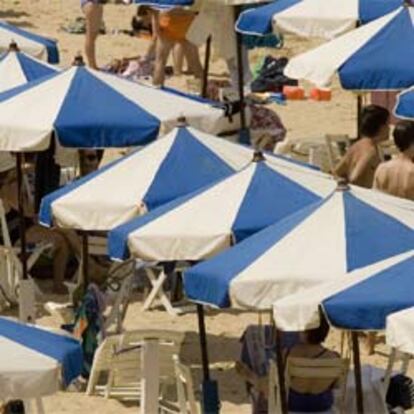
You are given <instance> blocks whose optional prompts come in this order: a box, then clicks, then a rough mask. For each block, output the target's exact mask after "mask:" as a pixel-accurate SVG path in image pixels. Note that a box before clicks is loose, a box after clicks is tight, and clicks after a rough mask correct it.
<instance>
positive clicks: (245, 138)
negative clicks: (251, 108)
mask: <svg viewBox="0 0 414 414" xmlns="http://www.w3.org/2000/svg"><path fill="white" fill-rule="evenodd" d="M239 14H240V6H234V22H235V23H236V21H237V18H238V17H239ZM236 51H237V75H238V89H239V99H240V130H241V131H240V139H239V141H240V142H241V143H243V144H250V137H249V131H248V130H247V129H246V108H245V99H244V67H243V46H242V35H241V33H239V32H236Z"/></svg>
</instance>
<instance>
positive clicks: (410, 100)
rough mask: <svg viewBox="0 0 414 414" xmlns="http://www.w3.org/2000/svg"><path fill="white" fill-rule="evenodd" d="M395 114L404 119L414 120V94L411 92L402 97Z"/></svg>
mask: <svg viewBox="0 0 414 414" xmlns="http://www.w3.org/2000/svg"><path fill="white" fill-rule="evenodd" d="M395 114H396V115H397V116H399V117H402V118H412V119H414V92H412V91H410V92H406V93H403V94H401V95H400V97H399V100H398V102H397V107H396V108H395Z"/></svg>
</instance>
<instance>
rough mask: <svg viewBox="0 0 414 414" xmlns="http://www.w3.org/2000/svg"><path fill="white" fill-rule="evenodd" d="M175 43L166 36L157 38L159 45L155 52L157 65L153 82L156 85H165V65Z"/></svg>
mask: <svg viewBox="0 0 414 414" xmlns="http://www.w3.org/2000/svg"><path fill="white" fill-rule="evenodd" d="M173 46H174V43H173V42H172V41H171V40H168V39H166V38H165V37H162V36H159V37H158V38H157V46H156V53H155V67H154V75H153V77H152V83H153V85H155V86H162V85H164V81H165V66H166V65H167V60H168V56H169V55H170V52H171V49H172V48H173Z"/></svg>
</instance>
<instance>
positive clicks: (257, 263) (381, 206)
mask: <svg viewBox="0 0 414 414" xmlns="http://www.w3.org/2000/svg"><path fill="white" fill-rule="evenodd" d="M413 212H414V203H412V202H409V201H408V200H403V199H399V198H395V197H391V196H387V195H384V194H382V193H377V192H374V191H372V190H366V189H362V188H359V187H351V188H346V187H340V188H339V189H338V190H337V191H335V192H334V193H333V194H332V195H331V196H330V197H328V198H327V199H325V200H323V201H320V202H318V203H314V204H313V205H311V206H309V207H306V208H304V209H302V210H301V211H299V212H297V213H296V214H293V215H291V216H289V217H287V218H286V219H285V220H283V221H280V222H278V223H276V224H274V225H272V226H270V227H268V228H267V229H265V230H263V231H262V232H260V233H258V234H256V235H254V236H252V237H251V238H249V239H247V240H245V241H244V242H243V243H240V244H239V245H238V246H235V247H233V248H232V249H231V250H229V251H228V252H224V253H223V254H220V255H218V256H217V257H215V258H213V259H211V260H209V261H206V262H204V263H201V264H199V265H197V266H195V267H193V268H191V269H189V270H188V271H187V272H186V274H185V290H186V293H187V295H188V296H189V297H190V298H191V299H192V300H194V301H199V302H203V303H210V304H212V305H214V306H218V307H228V306H231V305H237V306H242V307H247V308H259V309H268V308H270V307H271V306H272V304H273V302H274V301H275V300H277V299H279V298H281V297H284V296H286V295H289V294H293V293H295V292H296V291H298V290H299V289H304V288H306V287H311V286H314V285H316V284H320V283H323V282H326V281H329V280H335V279H337V278H338V277H341V276H342V275H344V274H345V273H347V272H350V271H353V270H356V269H358V268H362V267H365V266H368V265H370V264H373V263H375V262H378V261H380V260H384V259H386V258H388V257H391V256H394V255H397V254H399V253H403V252H405V251H407V250H410V249H412V248H413V243H414V232H413V229H414V215H413Z"/></svg>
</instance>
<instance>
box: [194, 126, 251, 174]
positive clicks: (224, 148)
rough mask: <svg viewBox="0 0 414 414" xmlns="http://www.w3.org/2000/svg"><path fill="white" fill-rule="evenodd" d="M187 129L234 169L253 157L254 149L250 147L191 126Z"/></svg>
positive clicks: (237, 168) (239, 167)
mask: <svg viewBox="0 0 414 414" xmlns="http://www.w3.org/2000/svg"><path fill="white" fill-rule="evenodd" d="M187 129H188V131H189V132H190V134H192V135H193V136H194V137H196V138H197V139H198V140H199V141H200V142H201V143H202V144H204V145H205V146H206V147H207V148H210V150H211V151H213V152H214V153H215V154H217V155H218V156H219V157H220V158H221V159H222V160H223V161H224V162H226V163H227V164H228V165H229V166H230V167H232V168H233V169H234V170H235V171H238V170H240V169H242V168H243V167H246V166H247V164H249V162H250V161H251V160H252V159H253V153H254V150H253V148H252V147H247V146H244V145H239V144H235V143H233V142H231V141H229V140H226V139H224V138H218V137H215V136H212V135H210V134H207V133H205V132H202V131H199V130H197V129H195V128H192V127H188V128H187Z"/></svg>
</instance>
